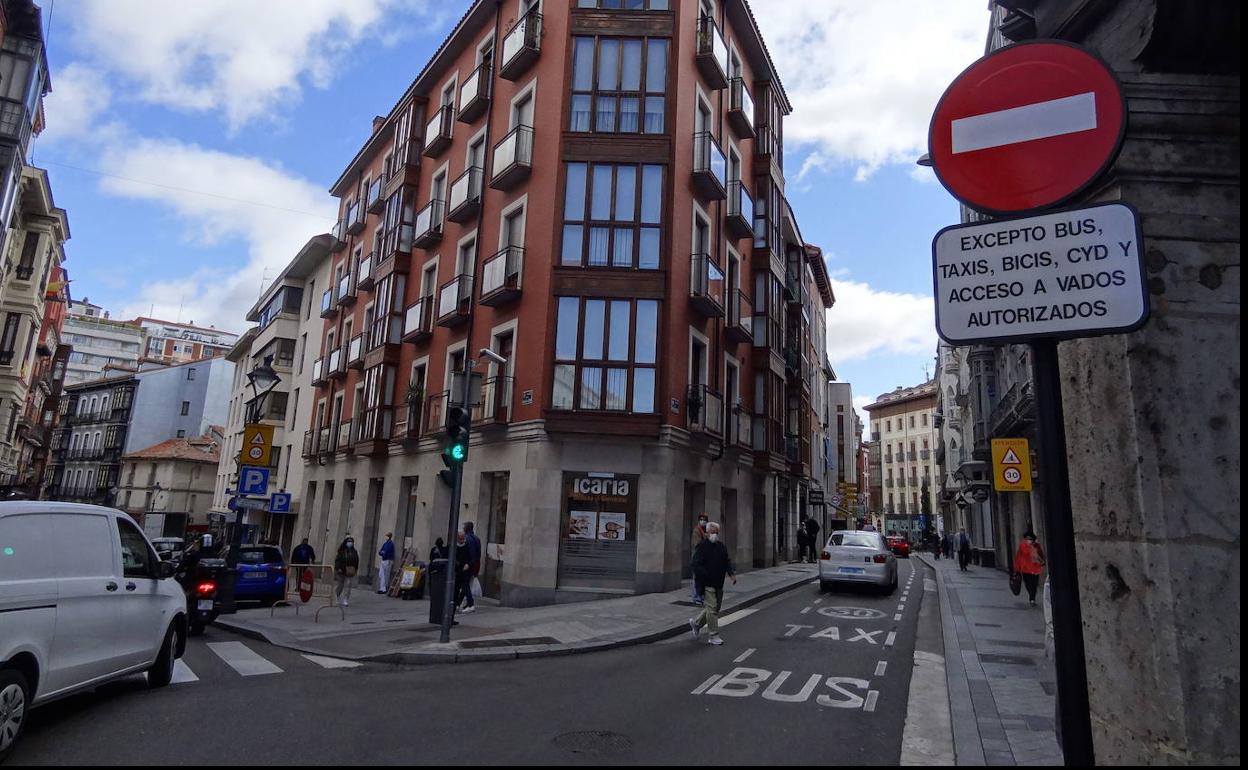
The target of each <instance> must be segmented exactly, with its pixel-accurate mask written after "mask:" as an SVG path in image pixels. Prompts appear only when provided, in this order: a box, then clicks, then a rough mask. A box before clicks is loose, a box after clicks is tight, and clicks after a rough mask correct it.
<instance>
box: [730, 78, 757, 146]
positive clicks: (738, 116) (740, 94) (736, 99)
mask: <svg viewBox="0 0 1248 770" xmlns="http://www.w3.org/2000/svg"><path fill="white" fill-rule="evenodd" d="M728 122H729V123H730V124H731V125H732V127H733V129H734V130H735V131H736V132H737V135H738V136H741V137H747V138H748V137H752V136H754V97H753V96H751V95H750V89H749V87H748V86H746V85H745V78H741V77H736V78H733V79H732V80H731V81H730V82H729V83H728Z"/></svg>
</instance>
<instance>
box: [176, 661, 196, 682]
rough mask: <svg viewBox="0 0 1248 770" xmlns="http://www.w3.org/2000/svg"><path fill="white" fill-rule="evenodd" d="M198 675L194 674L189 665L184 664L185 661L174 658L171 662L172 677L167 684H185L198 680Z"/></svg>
mask: <svg viewBox="0 0 1248 770" xmlns="http://www.w3.org/2000/svg"><path fill="white" fill-rule="evenodd" d="M198 681H199V677H197V676H195V672H194V671H192V670H191V667H190V666H188V665H186V662H185V661H182V660H175V661H174V662H173V678H172V679H170V680H169V684H185V683H187V682H198Z"/></svg>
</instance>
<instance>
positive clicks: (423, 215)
mask: <svg viewBox="0 0 1248 770" xmlns="http://www.w3.org/2000/svg"><path fill="white" fill-rule="evenodd" d="M445 212H446V203H445V202H444V201H441V200H436V199H435V200H431V201H429V202H428V203H426V204H425V207H424V208H422V209H421V210H420V211H418V212H416V223H415V225H413V227H412V230H413V233H414V238H413V241H412V243H413V245H414V246H416V248H418V249H427V248H429V247H430V246H433V245H434V244H436V243H438V242H439V241H441V240H442V220H443V217H444V214H445Z"/></svg>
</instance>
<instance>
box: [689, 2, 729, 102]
mask: <svg viewBox="0 0 1248 770" xmlns="http://www.w3.org/2000/svg"><path fill="white" fill-rule="evenodd" d="M696 61H697V65H698V72H701V73H702V77H703V78H704V79H705V80H706V85H707V86H708V87H709V88H710V89H711V90H714V91H718V90H719V89H721V88H727V87H728V45H727V44H726V43H725V42H724V35H723V33H722V32H720V31H719V27H718V26H716V25H715V19H713V18H711V17H710V16H702V17H701V18H699V19H698V48H697V59H696Z"/></svg>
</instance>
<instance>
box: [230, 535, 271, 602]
mask: <svg viewBox="0 0 1248 770" xmlns="http://www.w3.org/2000/svg"><path fill="white" fill-rule="evenodd" d="M220 556H221V558H222V559H226V560H228V559H229V558H230V547H229V546H227V547H226V548H224V549H222V551H221V555H220ZM237 569H238V577H237V578H235V580H234V599H235V600H236V601H259V602H262V603H264V604H272V603H273V602H275V601H278V600H279V599H284V598H286V559H285V558H283V557H282V550H281V549H280V548H278V547H277V546H275V545H244V546H241V547H240V548H239V550H238V567H237Z"/></svg>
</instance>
